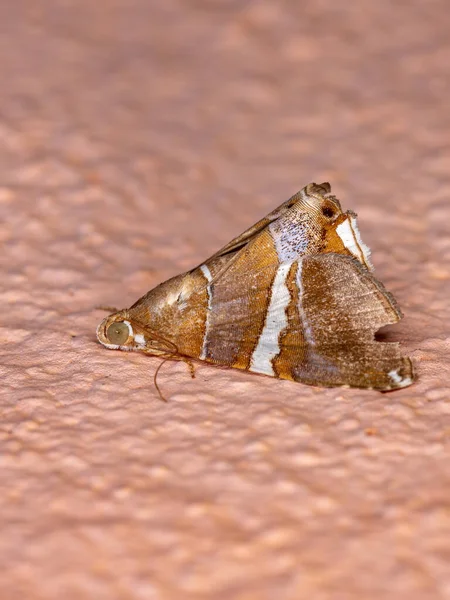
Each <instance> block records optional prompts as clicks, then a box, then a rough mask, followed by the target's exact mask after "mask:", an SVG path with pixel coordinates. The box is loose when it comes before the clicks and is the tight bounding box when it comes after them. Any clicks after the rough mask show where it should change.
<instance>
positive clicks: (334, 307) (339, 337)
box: [273, 253, 414, 391]
mask: <svg viewBox="0 0 450 600" xmlns="http://www.w3.org/2000/svg"><path fill="white" fill-rule="evenodd" d="M295 281H296V283H297V287H296V290H295V293H293V294H291V302H290V306H289V307H288V310H291V312H292V314H293V320H294V321H295V320H297V324H296V327H294V328H293V331H291V332H289V331H288V330H287V331H285V332H284V333H282V335H281V338H280V347H281V351H280V352H279V354H277V356H276V357H275V359H274V361H273V367H274V370H275V373H276V374H277V375H278V376H279V377H286V378H288V379H293V380H295V381H300V382H302V383H307V384H311V385H318V384H319V385H322V386H330V387H335V386H349V387H357V388H373V389H377V390H384V391H387V390H392V389H396V388H400V387H406V386H408V385H410V384H411V383H412V382H413V380H414V373H413V368H412V364H411V361H410V359H409V358H406V357H402V355H401V353H400V347H399V344H397V343H383V342H379V341H375V333H376V332H377V331H378V330H379V329H380V328H381V327H383V326H384V325H388V324H392V323H396V322H397V321H399V320H400V318H401V316H402V315H401V312H400V310H399V308H398V306H397V304H396V302H395V300H394V298H393V297H392V296H391V294H389V293H388V292H387V291H386V290H385V288H384V286H383V285H382V284H381V283H380V282H379V281H378V280H377V279H375V278H374V277H373V275H371V274H370V273H368V272H367V270H366V269H365V268H364V267H362V266H361V264H360V263H359V262H358V261H357V260H355V259H354V258H351V257H347V256H342V255H338V254H332V253H331V254H322V255H317V256H310V257H307V258H305V259H303V260H301V261H298V266H297V270H296V273H295ZM291 290H292V287H291ZM294 305H295V306H296V308H297V310H298V312H297V313H296V312H295V306H294ZM295 330H297V337H300V338H302V343H301V344H300V345H299V344H298V342H299V339H297V340H295V335H296V334H295ZM296 341H297V343H296Z"/></svg>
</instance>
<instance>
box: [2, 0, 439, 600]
mask: <svg viewBox="0 0 450 600" xmlns="http://www.w3.org/2000/svg"><path fill="white" fill-rule="evenodd" d="M96 4H98V6H95V5H96ZM106 5H107V7H108V8H107V9H105V6H106ZM0 23H1V32H2V33H1V36H0V73H1V78H2V85H1V86H0V139H1V142H0V168H1V187H0V209H1V219H2V223H1V228H0V236H1V241H2V249H3V250H2V253H1V256H0V260H1V265H2V278H1V283H0V286H1V301H2V306H3V311H2V319H1V330H0V334H1V342H2V358H1V366H0V372H1V376H2V384H3V385H2V389H1V392H2V394H1V414H2V417H1V430H0V434H1V448H0V452H1V455H0V456H1V463H2V465H1V479H2V493H1V496H0V521H1V536H0V565H1V567H2V568H1V573H0V589H1V591H2V592H1V597H2V599H3V598H4V599H5V600H9V599H10V598H18V597H23V598H27V599H31V600H34V599H44V598H45V599H57V598H58V599H59V598H65V599H66V600H71V599H79V598H95V599H98V600H103V599H108V600H110V599H116V598H139V599H141V598H142V599H145V600H147V599H156V600H160V599H161V600H166V599H167V600H169V599H170V600H172V599H174V600H175V599H176V600H178V599H180V598H183V599H185V598H186V599H195V600H197V599H208V600H209V599H215V600H216V599H217V600H222V599H226V600H229V599H232V600H253V599H257V600H266V599H267V600H269V599H270V600H272V599H275V598H277V599H278V598H283V599H287V600H300V599H303V598H308V599H311V598H313V599H314V600H321V599H326V598H333V600H336V599H337V600H340V599H342V600H347V599H356V598H358V599H360V598H364V599H365V600H366V599H372V598H386V599H390V598H392V599H394V598H395V599H398V598H408V599H414V600H415V599H428V598H430V599H441V598H450V567H449V563H450V542H449V540H450V512H449V495H450V468H449V463H450V460H449V432H450V420H449V406H450V404H449V400H450V397H449V396H450V394H449V384H448V377H449V374H450V370H449V365H450V347H449V336H450V325H449V320H448V308H449V294H450V279H449V278H450V267H449V265H450V236H449V227H448V223H449V220H450V202H449V196H450V175H449V174H450V142H449V126H450V111H449V106H448V90H449V85H450V81H449V71H448V68H449V67H448V65H449V62H450V46H449V43H448V32H449V30H450V17H449V11H448V3H447V2H445V1H444V0H435V1H427V2H422V1H420V0H413V1H411V2H409V3H407V4H404V3H401V2H398V3H393V2H389V1H388V0H379V1H378V2H372V1H371V0H363V1H362V2H359V3H350V2H335V1H334V0H320V1H314V2H313V1H312V0H311V1H309V0H308V1H307V2H295V1H293V0H292V1H291V2H288V1H286V2H278V3H272V2H268V1H267V2H245V1H244V0H240V1H231V0H230V1H229V2H206V1H201V0H197V1H195V0H186V1H185V2H176V1H175V0H168V1H164V2H156V1H148V0H134V1H129V0H109V1H108V2H107V3H93V2H88V1H87V0H78V1H77V2H75V1H72V2H70V1H66V2H45V1H44V2H39V3H37V2H34V1H33V0H28V2H27V1H26V0H19V1H17V2H4V3H1V5H0ZM322 180H329V181H331V182H332V184H333V189H334V191H335V193H336V194H337V195H338V197H340V199H341V201H342V204H343V206H344V207H345V208H352V209H354V210H355V211H357V212H358V213H359V217H360V219H359V220H360V226H361V230H362V235H363V238H364V240H365V241H366V242H367V243H368V244H369V245H370V246H371V247H372V250H373V260H374V263H375V266H376V268H377V275H378V277H379V278H380V279H381V280H382V281H383V282H384V283H385V285H386V286H387V288H388V289H390V290H391V291H392V292H393V293H394V294H395V295H396V297H397V299H398V301H399V303H400V305H401V306H402V308H403V310H404V312H405V314H406V317H405V319H404V320H403V321H402V322H401V323H400V324H399V325H398V326H396V327H395V328H391V330H390V331H391V333H390V339H397V340H401V341H403V342H404V349H405V351H406V352H409V353H410V355H411V356H412V357H413V358H414V359H415V361H416V364H417V370H418V373H419V377H420V379H419V382H418V383H417V384H416V385H414V386H413V387H410V388H407V389H405V390H401V391H398V392H395V393H392V394H386V395H382V394H380V393H377V392H370V391H369V392H360V391H343V390H328V391H327V390H321V389H315V388H308V387H305V386H301V385H299V384H293V383H289V382H282V381H276V380H273V379H269V378H265V377H257V376H251V375H249V374H245V373H241V372H237V371H227V370H223V369H222V370H221V369H214V368H211V367H207V366H204V365H200V366H199V367H198V368H197V378H196V380H191V379H190V378H189V374H188V373H187V370H186V368H185V366H184V365H182V364H176V363H168V364H166V365H165V366H164V367H163V369H162V372H161V376H160V379H159V382H160V385H161V386H162V388H163V391H164V393H165V394H166V396H168V397H169V402H168V403H167V404H164V403H162V402H161V401H160V400H159V399H158V397H157V394H156V391H155V388H154V386H153V374H154V371H155V369H156V367H157V366H158V364H159V360H158V359H152V358H148V357H145V356H140V355H138V354H125V353H117V352H110V351H107V350H105V349H104V348H102V347H101V346H100V345H99V344H98V343H96V341H95V328H96V325H97V323H98V322H99V321H100V319H101V318H102V317H103V316H104V313H102V312H101V311H98V310H95V308H94V307H95V306H97V305H99V304H112V305H117V306H118V307H123V306H127V305H129V304H130V303H132V302H134V300H136V299H137V298H138V297H139V296H141V295H142V294H143V293H144V292H145V291H147V290H148V289H150V287H153V286H154V285H155V284H156V283H158V282H159V281H161V280H163V279H166V278H167V277H169V276H171V275H173V274H175V273H177V272H179V271H182V270H185V269H187V268H189V267H191V266H193V265H195V264H196V263H198V262H199V261H200V260H201V259H203V258H205V257H206V256H207V255H209V254H211V253H212V252H213V251H214V250H216V249H217V248H218V247H219V246H221V245H222V244H224V243H225V242H227V241H228V240H229V239H230V238H231V237H232V236H233V235H235V234H237V233H240V232H241V231H242V230H243V229H244V228H245V227H247V226H248V225H250V224H251V223H253V222H254V221H255V220H256V219H257V218H259V217H261V216H263V215H264V214H266V213H267V212H268V211H269V210H271V209H272V208H274V207H275V206H277V205H278V204H279V203H280V202H281V201H282V200H284V199H286V198H287V197H288V196H289V195H291V194H292V193H293V192H295V191H296V190H297V189H299V188H300V187H302V186H303V185H304V184H306V183H308V182H309V181H322Z"/></svg>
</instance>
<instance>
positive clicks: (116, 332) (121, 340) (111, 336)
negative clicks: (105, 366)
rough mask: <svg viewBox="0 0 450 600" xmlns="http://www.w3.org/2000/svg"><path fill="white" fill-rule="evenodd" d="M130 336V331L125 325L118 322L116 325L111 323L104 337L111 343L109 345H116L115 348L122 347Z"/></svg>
mask: <svg viewBox="0 0 450 600" xmlns="http://www.w3.org/2000/svg"><path fill="white" fill-rule="evenodd" d="M129 335H130V330H129V328H128V325H127V324H126V323H123V322H121V321H118V322H117V323H113V324H112V325H110V326H109V327H108V329H107V330H106V337H107V338H108V340H109V341H110V342H111V344H116V345H117V346H123V344H125V342H126V341H127V339H128V336H129Z"/></svg>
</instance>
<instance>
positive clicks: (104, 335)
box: [97, 309, 177, 356]
mask: <svg viewBox="0 0 450 600" xmlns="http://www.w3.org/2000/svg"><path fill="white" fill-rule="evenodd" d="M97 339H98V341H99V342H100V343H101V344H103V345H104V346H106V348H109V349H111V350H127V351H141V352H145V353H147V354H154V355H158V356H171V355H173V354H176V353H177V349H176V346H175V345H174V344H173V343H172V342H170V341H169V340H165V339H163V338H161V337H160V336H158V334H157V333H156V332H152V331H149V330H148V329H147V328H146V327H145V326H143V325H140V324H139V323H137V322H136V321H135V320H133V319H132V318H131V317H130V314H129V311H128V310H127V309H124V310H121V311H119V312H117V313H114V314H112V315H110V316H109V317H106V319H103V321H102V322H101V323H100V325H99V326H98V327H97Z"/></svg>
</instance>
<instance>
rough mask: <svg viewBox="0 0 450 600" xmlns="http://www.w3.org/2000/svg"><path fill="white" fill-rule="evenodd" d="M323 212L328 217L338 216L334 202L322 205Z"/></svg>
mask: <svg viewBox="0 0 450 600" xmlns="http://www.w3.org/2000/svg"><path fill="white" fill-rule="evenodd" d="M322 214H323V216H324V217H326V218H327V219H333V217H335V216H336V209H335V208H334V207H333V205H332V204H324V205H323V206H322Z"/></svg>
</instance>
